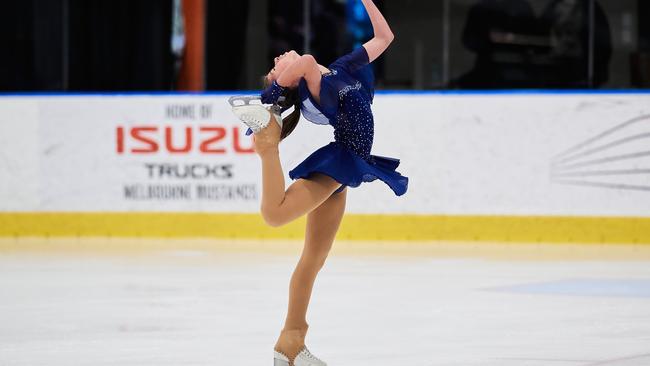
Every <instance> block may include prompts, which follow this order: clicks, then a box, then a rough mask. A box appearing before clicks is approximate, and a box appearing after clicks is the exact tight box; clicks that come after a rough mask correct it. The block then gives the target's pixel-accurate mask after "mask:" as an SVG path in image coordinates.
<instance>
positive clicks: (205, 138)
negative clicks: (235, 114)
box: [116, 125, 255, 154]
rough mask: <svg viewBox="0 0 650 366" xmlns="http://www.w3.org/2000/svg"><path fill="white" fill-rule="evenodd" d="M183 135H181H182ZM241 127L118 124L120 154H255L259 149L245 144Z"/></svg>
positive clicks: (118, 151)
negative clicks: (243, 144)
mask: <svg viewBox="0 0 650 366" xmlns="http://www.w3.org/2000/svg"><path fill="white" fill-rule="evenodd" d="M179 135H180V137H179ZM240 136H241V134H240V131H239V127H231V128H226V127H222V126H194V127H193V126H186V127H184V128H182V127H172V126H163V127H159V126H153V125H142V126H132V127H123V126H118V127H117V135H116V137H117V139H116V143H117V146H116V147H117V153H118V154H125V153H130V154H156V153H159V152H168V153H170V154H189V153H191V152H193V151H199V152H200V153H202V154H227V153H229V152H234V153H235V154H251V153H254V152H255V150H254V149H253V147H252V142H251V143H250V144H247V145H250V146H249V147H244V146H242V145H241V141H240Z"/></svg>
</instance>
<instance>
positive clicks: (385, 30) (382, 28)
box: [361, 0, 395, 63]
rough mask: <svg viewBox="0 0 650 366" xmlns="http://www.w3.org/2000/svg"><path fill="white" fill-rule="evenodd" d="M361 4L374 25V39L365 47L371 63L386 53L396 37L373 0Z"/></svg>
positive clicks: (365, 44)
mask: <svg viewBox="0 0 650 366" xmlns="http://www.w3.org/2000/svg"><path fill="white" fill-rule="evenodd" d="M361 2H362V3H363V6H364V7H365V8H366V11H367V12H368V16H369V17H370V22H371V23H372V29H373V32H374V33H375V36H374V37H373V39H371V40H369V41H368V42H366V43H364V45H363V47H365V48H366V51H367V52H368V62H369V63H370V62H373V61H374V60H375V59H376V58H377V57H379V56H380V55H381V54H382V53H384V51H386V49H387V48H388V46H389V45H390V43H391V42H392V41H393V39H394V38H395V36H394V35H393V32H392V31H391V30H390V27H389V26H388V22H386V19H385V18H384V16H383V15H381V12H380V11H379V9H377V5H375V3H374V2H373V1H372V0H361Z"/></svg>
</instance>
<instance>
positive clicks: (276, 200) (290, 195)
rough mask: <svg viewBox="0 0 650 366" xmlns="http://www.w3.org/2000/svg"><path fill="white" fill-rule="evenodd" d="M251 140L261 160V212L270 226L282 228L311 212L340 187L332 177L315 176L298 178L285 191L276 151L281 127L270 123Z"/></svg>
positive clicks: (278, 154)
mask: <svg viewBox="0 0 650 366" xmlns="http://www.w3.org/2000/svg"><path fill="white" fill-rule="evenodd" d="M270 118H273V117H270ZM253 138H254V146H255V151H256V152H257V154H258V155H259V156H260V159H261V160H262V204H261V212H262V217H263V218H264V221H266V223H268V224H269V225H271V226H282V225H284V224H286V223H288V222H291V221H293V220H295V219H297V218H298V217H300V216H302V215H304V214H306V213H308V212H310V211H311V210H313V209H315V208H316V207H318V206H319V205H320V204H321V203H323V202H324V201H325V200H326V199H327V198H328V197H329V196H330V195H331V194H332V193H333V192H334V191H335V190H336V189H337V188H338V187H339V186H340V184H339V183H338V182H337V181H335V180H334V179H333V178H331V177H329V176H327V175H324V174H318V173H316V174H312V175H311V176H310V177H309V179H298V180H297V181H296V182H294V183H293V184H292V185H291V186H289V188H288V189H287V190H286V192H285V185H284V173H283V172H282V165H280V153H279V149H278V144H279V142H280V126H279V125H278V124H277V123H276V122H275V121H271V123H269V125H268V126H267V127H266V128H264V129H262V130H261V131H259V132H258V133H256V134H255V135H254V137H253Z"/></svg>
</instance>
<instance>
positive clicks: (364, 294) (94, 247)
mask: <svg viewBox="0 0 650 366" xmlns="http://www.w3.org/2000/svg"><path fill="white" fill-rule="evenodd" d="M301 246H302V243H301V242H264V243H260V242H244V241H239V242H224V241H208V240H203V241H202V240H194V241H182V240H177V241H166V242H165V243H163V244H161V243H160V242H155V241H146V240H117V239H113V240H105V239H85V240H83V241H80V240H78V239H67V240H66V239H52V240H45V239H39V240H35V239H19V242H16V239H2V241H0V249H1V250H2V251H0V310H1V311H0V365H2V366H5V365H7V366H14V365H16V366H17V365H57V366H58V365H61V366H63V365H65V366H68V365H93V366H97V365H121V366H126V365H216V366H221V365H234V366H248V365H250V366H258V365H272V362H273V361H272V349H273V346H274V344H275V341H276V338H277V336H278V334H279V331H280V329H281V327H282V325H283V322H284V317H285V314H286V306H287V291H288V283H289V278H290V276H291V273H292V271H293V269H294V266H295V264H296V262H297V260H298V256H299V254H300V250H301ZM17 247H20V248H21V249H20V250H15V248H17ZM80 248H81V249H80ZM179 248H181V249H179ZM307 321H308V323H309V325H310V328H309V333H308V334H307V338H306V345H307V346H308V347H309V349H310V350H311V351H312V352H313V353H314V354H315V355H316V356H318V357H319V358H321V359H323V360H325V361H326V362H327V363H328V365H331V366H396V365H408V366H433V365H436V366H438V365H440V366H442V365H445V366H450V365H459V366H461V365H462V366H474V365H485V366H510V365H512V366H520V365H527V366H537V365H540V366H541V365H545V366H546V365H554V366H565V365H566V366H573V365H575V366H596V365H608V366H609V365H611V366H614V365H615V366H646V365H650V248H648V246H631V245H609V246H602V245H558V244H554V245H542V244H513V243H416V242H410V243H391V242H388V243H386V242H383V243H364V242H336V243H335V244H334V248H333V250H332V253H331V255H330V257H329V258H328V261H327V263H326V264H325V267H324V268H323V269H322V270H321V272H320V274H319V276H318V278H317V279H316V283H315V286H314V293H313V295H312V298H311V304H310V308H309V311H308V313H307Z"/></svg>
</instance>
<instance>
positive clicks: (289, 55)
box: [266, 50, 300, 83]
mask: <svg viewBox="0 0 650 366" xmlns="http://www.w3.org/2000/svg"><path fill="white" fill-rule="evenodd" d="M299 58H300V55H299V54H298V53H297V52H296V51H294V50H291V51H287V52H285V53H283V54H281V55H280V56H278V57H276V58H274V59H273V63H274V65H275V66H273V68H272V69H271V71H269V73H268V74H266V78H267V79H268V81H269V83H272V82H273V81H274V80H276V79H277V78H278V77H279V76H280V75H281V74H282V72H283V71H284V70H286V69H287V67H289V65H291V64H292V63H294V62H295V61H296V60H298V59H299Z"/></svg>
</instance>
